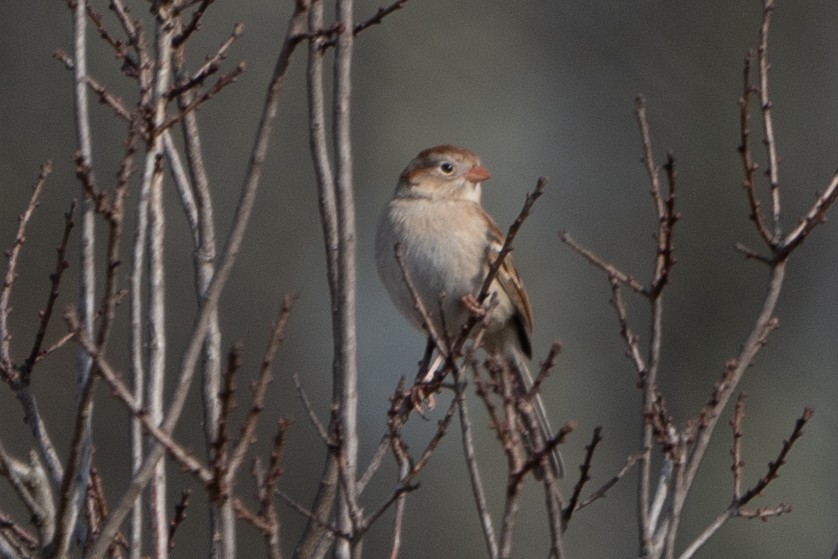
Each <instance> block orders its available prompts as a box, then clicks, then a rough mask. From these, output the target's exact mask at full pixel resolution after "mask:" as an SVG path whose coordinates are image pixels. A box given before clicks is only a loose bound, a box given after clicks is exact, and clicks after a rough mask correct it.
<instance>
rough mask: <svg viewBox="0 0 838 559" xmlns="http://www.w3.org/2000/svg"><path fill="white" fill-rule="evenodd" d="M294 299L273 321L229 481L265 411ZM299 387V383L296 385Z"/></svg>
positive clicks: (286, 301) (288, 300)
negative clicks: (272, 373)
mask: <svg viewBox="0 0 838 559" xmlns="http://www.w3.org/2000/svg"><path fill="white" fill-rule="evenodd" d="M295 301H296V297H294V296H292V295H287V296H286V297H285V298H284V299H283V301H282V308H281V309H280V311H279V316H277V319H276V320H275V321H274V324H273V328H271V339H270V342H269V343H268V347H267V348H266V350H265V354H264V356H263V357H262V366H261V368H260V370H259V376H258V377H257V378H256V381H255V382H254V385H253V397H252V399H251V402H250V411H249V412H248V416H247V419H246V420H245V423H244V426H243V427H242V430H241V435H240V436H239V441H238V443H237V444H236V447H235V449H234V450H233V453H232V456H231V458H230V462H229V464H228V468H227V475H228V476H229V477H230V480H231V481H232V479H233V478H234V477H235V475H236V473H237V472H238V469H239V466H240V465H241V463H242V462H243V461H244V456H245V453H246V452H247V449H248V448H249V447H250V445H251V444H253V441H254V437H253V434H254V432H255V431H256V423H257V421H258V420H259V416H260V415H261V413H262V410H264V409H265V394H266V393H267V390H268V384H269V383H270V382H271V368H272V367H273V364H274V360H275V359H276V353H277V351H278V349H279V346H280V344H281V343H282V342H283V341H284V340H285V327H286V326H287V324H288V320H289V319H290V317H291V309H292V308H293V306H294V302H295ZM298 386H299V383H298Z"/></svg>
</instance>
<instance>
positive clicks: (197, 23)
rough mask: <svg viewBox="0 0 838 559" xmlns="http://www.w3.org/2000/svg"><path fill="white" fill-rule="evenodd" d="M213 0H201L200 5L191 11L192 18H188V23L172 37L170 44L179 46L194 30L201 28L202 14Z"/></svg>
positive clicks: (175, 46)
mask: <svg viewBox="0 0 838 559" xmlns="http://www.w3.org/2000/svg"><path fill="white" fill-rule="evenodd" d="M214 1H215V0H202V1H201V5H200V6H198V8H197V9H196V10H195V11H194V12H192V19H191V20H189V23H188V24H187V25H186V27H184V29H183V31H181V32H180V33H179V34H177V35H176V36H175V37H174V38H172V46H173V47H174V48H179V47H180V46H181V45H182V44H183V43H185V42H186V41H187V40H188V39H189V37H190V36H191V35H192V33H194V32H195V31H198V30H199V29H200V28H201V19H202V18H203V17H204V14H205V13H206V11H207V8H209V7H210V4H212V3H213V2H214Z"/></svg>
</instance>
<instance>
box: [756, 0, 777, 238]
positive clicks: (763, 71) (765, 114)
mask: <svg viewBox="0 0 838 559" xmlns="http://www.w3.org/2000/svg"><path fill="white" fill-rule="evenodd" d="M773 11H774V0H763V3H762V25H761V26H760V29H759V47H758V49H757V61H758V64H759V100H760V106H761V108H762V124H763V131H764V133H765V139H764V143H765V151H766V152H767V155H768V170H767V175H768V182H769V186H770V188H771V216H772V218H773V220H774V239H773V241H774V242H775V243H777V242H779V241H780V239H781V237H782V233H783V232H782V224H781V223H780V177H779V173H780V160H779V157H778V156H777V144H776V142H775V141H774V120H773V118H772V117H771V98H770V97H769V95H768V70H769V69H770V68H771V66H770V64H769V63H768V32H769V30H770V28H771V14H772V12H773Z"/></svg>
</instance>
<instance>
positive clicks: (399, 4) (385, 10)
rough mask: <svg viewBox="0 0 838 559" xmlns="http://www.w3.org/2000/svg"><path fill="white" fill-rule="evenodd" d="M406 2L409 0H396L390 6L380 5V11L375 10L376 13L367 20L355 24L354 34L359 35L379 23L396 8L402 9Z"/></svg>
mask: <svg viewBox="0 0 838 559" xmlns="http://www.w3.org/2000/svg"><path fill="white" fill-rule="evenodd" d="M405 4H407V0H396V1H395V2H393V3H392V4H390V5H389V6H380V7H379V8H378V11H376V12H375V15H373V16H372V17H370V18H369V19H367V20H366V21H362V22H360V23H356V24H355V26H354V27H353V28H352V34H353V35H357V34H358V33H360V32H362V31H364V30H365V29H367V28H369V27H372V26H373V25H379V24H380V23H381V22H382V21H383V20H384V18H385V17H387V16H388V15H390V14H392V13H393V12H395V11H396V10H401V9H402V8H403V7H404V5H405Z"/></svg>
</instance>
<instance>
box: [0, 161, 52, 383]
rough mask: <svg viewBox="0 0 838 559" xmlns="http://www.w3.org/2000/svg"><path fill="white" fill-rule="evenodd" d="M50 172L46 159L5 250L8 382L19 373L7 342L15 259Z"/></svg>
mask: <svg viewBox="0 0 838 559" xmlns="http://www.w3.org/2000/svg"><path fill="white" fill-rule="evenodd" d="M50 173H52V162H50V161H47V162H46V163H44V164H42V165H41V171H40V173H39V174H38V180H37V181H36V182H35V186H34V188H33V189H32V195H31V196H30V198H29V203H28V204H27V205H26V209H25V210H24V212H23V214H21V216H20V217H19V218H18V226H17V233H16V234H15V241H14V244H13V245H12V248H10V249H9V250H7V251H6V258H7V259H8V261H9V265H8V268H7V269H6V277H5V280H4V281H3V289H2V291H0V369H1V370H0V372H1V373H2V378H3V380H4V381H5V382H6V383H8V384H15V383H16V382H17V381H18V380H19V374H18V372H17V371H15V370H14V364H13V362H12V355H11V350H10V348H9V342H10V341H11V339H12V334H11V331H10V330H9V313H10V312H11V311H12V309H11V307H10V305H9V302H10V299H11V295H12V286H13V285H14V283H15V279H16V278H17V259H18V255H19V254H20V250H21V248H23V244H24V243H25V242H26V226H27V225H28V224H29V220H30V219H31V218H32V215H33V214H34V213H35V208H37V207H38V200H39V199H40V197H41V191H42V190H43V188H44V184H45V183H46V180H47V177H49V175H50Z"/></svg>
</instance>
